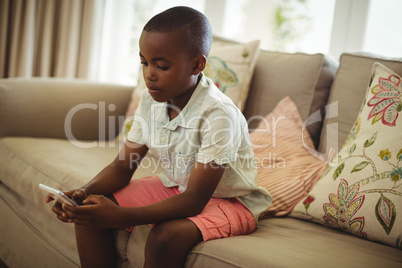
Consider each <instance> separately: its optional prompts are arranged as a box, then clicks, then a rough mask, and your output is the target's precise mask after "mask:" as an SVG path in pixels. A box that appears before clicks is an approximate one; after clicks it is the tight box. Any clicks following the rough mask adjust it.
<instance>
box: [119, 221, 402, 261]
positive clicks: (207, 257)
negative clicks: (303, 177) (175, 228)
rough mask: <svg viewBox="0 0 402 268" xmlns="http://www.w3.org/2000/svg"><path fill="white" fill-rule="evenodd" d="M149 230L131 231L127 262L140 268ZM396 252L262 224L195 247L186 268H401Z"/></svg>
mask: <svg viewBox="0 0 402 268" xmlns="http://www.w3.org/2000/svg"><path fill="white" fill-rule="evenodd" d="M149 231H150V227H149V226H137V227H136V228H134V231H133V232H134V233H133V234H132V235H131V236H130V239H129V243H128V246H127V257H128V260H129V261H130V263H131V264H132V265H133V266H134V267H142V266H143V260H144V259H143V246H144V245H145V240H146V237H147V234H148V232H149ZM401 264H402V255H401V254H400V251H399V250H398V249H395V248H392V247H388V246H384V245H381V244H377V243H374V242H370V241H367V240H363V239H360V238H357V237H354V236H351V235H347V234H345V233H343V232H340V231H338V230H334V229H330V228H327V227H324V226H320V225H317V224H314V223H309V222H305V221H302V220H298V219H293V218H289V217H284V218H271V219H264V220H261V221H260V222H259V226H258V228H257V230H256V231H255V232H254V233H252V234H250V235H247V236H237V237H230V238H225V239H217V240H211V241H208V242H205V243H200V244H198V245H196V246H195V247H194V248H193V249H192V250H191V251H190V253H189V255H188V258H187V262H186V267H194V268H196V267H221V268H222V267H223V268H225V267H258V268H260V267H309V268H310V267H401Z"/></svg>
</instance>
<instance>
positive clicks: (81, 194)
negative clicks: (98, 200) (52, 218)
mask: <svg viewBox="0 0 402 268" xmlns="http://www.w3.org/2000/svg"><path fill="white" fill-rule="evenodd" d="M63 193H64V194H65V195H67V196H68V197H70V198H71V199H72V200H74V201H75V202H76V203H77V204H79V205H81V204H82V203H83V201H84V200H85V199H86V198H87V193H86V192H85V190H83V189H77V190H71V191H67V192H63ZM53 200H54V199H53V197H51V196H50V195H47V196H46V203H49V202H51V201H53ZM52 211H53V212H54V213H55V214H56V216H57V218H58V219H59V220H61V221H62V222H70V219H69V218H68V216H67V214H66V213H65V211H64V210H63V208H62V204H61V203H60V202H56V203H55V204H54V206H53V207H52Z"/></svg>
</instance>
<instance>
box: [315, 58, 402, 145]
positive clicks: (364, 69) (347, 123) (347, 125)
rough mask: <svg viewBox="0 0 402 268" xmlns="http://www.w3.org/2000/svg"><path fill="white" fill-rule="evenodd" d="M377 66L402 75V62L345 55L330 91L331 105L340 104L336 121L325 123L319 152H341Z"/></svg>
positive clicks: (326, 121)
mask: <svg viewBox="0 0 402 268" xmlns="http://www.w3.org/2000/svg"><path fill="white" fill-rule="evenodd" d="M374 62H379V63H381V64H383V65H385V66H387V67H388V68H390V69H392V70H393V71H394V72H396V73H397V74H399V75H402V59H401V58H399V59H384V58H383V57H381V58H380V57H376V56H373V55H363V54H348V53H345V54H342V56H341V59H340V66H339V69H338V71H337V73H336V77H335V80H334V83H333V85H332V89H331V95H330V97H329V100H328V103H329V104H331V103H335V102H338V103H337V106H335V107H334V109H335V110H334V111H333V112H334V114H333V117H331V118H328V119H326V120H325V121H324V126H323V129H322V134H321V142H320V147H319V151H320V152H322V153H325V152H326V151H328V147H333V148H335V149H336V150H337V151H339V150H340V148H341V147H342V145H343V143H344V142H345V140H346V137H347V136H348V133H349V131H350V129H351V128H352V126H353V123H354V122H355V120H356V117H357V114H358V113H359V109H360V104H361V102H362V101H363V98H364V96H365V94H366V89H367V86H368V83H369V80H370V74H371V69H372V66H373V63H374Z"/></svg>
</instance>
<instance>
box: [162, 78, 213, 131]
mask: <svg viewBox="0 0 402 268" xmlns="http://www.w3.org/2000/svg"><path fill="white" fill-rule="evenodd" d="M208 87H209V83H208V80H207V79H206V78H205V76H204V75H203V74H202V73H201V79H200V81H199V82H198V85H197V87H196V88H195V90H194V92H193V94H192V95H191V97H190V99H189V101H188V102H187V104H186V106H184V108H183V110H181V112H180V113H179V115H178V116H177V117H176V118H174V119H173V120H170V119H169V116H168V113H167V108H168V103H167V102H164V103H163V104H162V103H160V106H159V107H160V110H159V107H158V110H157V111H156V114H157V116H155V121H156V122H157V124H158V126H160V127H164V128H166V129H169V130H176V128H177V127H178V126H181V127H184V128H195V127H196V126H195V121H197V120H192V117H193V116H199V115H200V111H199V110H200V108H201V107H202V104H203V102H204V98H205V94H206V90H205V89H207V88H208Z"/></svg>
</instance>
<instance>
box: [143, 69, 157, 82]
mask: <svg viewBox="0 0 402 268" xmlns="http://www.w3.org/2000/svg"><path fill="white" fill-rule="evenodd" d="M143 71H144V74H145V75H144V79H145V81H155V80H156V77H155V73H154V72H153V71H152V68H150V67H148V68H146V70H143Z"/></svg>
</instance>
